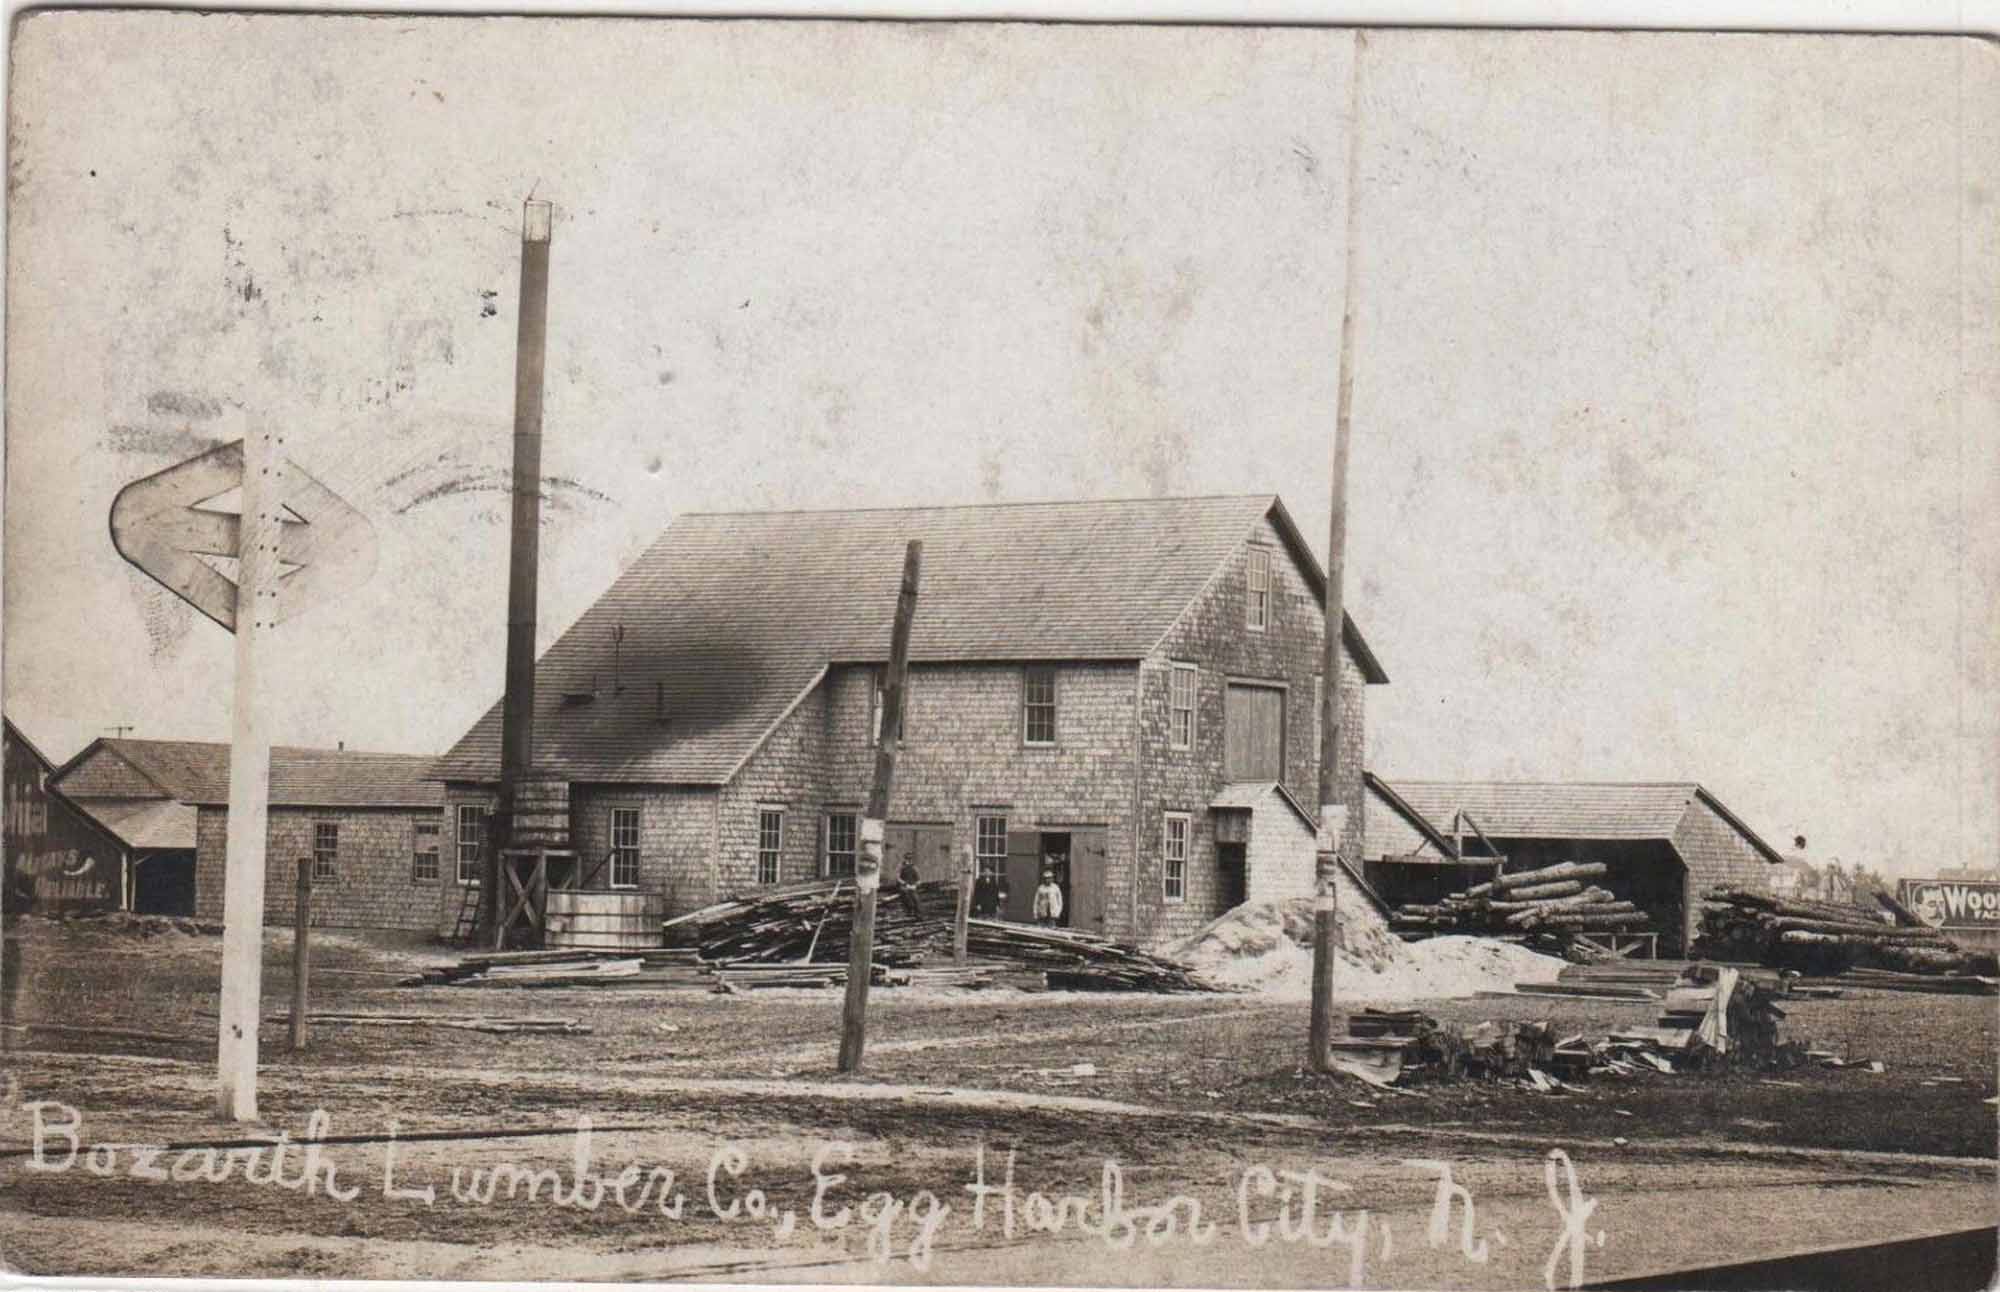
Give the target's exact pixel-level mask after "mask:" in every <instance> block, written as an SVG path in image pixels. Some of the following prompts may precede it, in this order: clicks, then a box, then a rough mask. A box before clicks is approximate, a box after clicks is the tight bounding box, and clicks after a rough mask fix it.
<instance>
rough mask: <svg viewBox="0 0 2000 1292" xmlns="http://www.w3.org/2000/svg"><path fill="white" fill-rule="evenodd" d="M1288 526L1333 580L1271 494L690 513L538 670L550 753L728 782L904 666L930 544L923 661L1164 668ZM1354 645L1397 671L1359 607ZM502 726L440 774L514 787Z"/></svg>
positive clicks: (548, 757) (920, 609)
mask: <svg viewBox="0 0 2000 1292" xmlns="http://www.w3.org/2000/svg"><path fill="white" fill-rule="evenodd" d="M1267 516H1269V517H1271V518H1272V520H1273V521H1274V522H1275V523H1276V524H1277V526H1278V528H1279V531H1280V533H1281V534H1283V535H1284V536H1285V539H1286V542H1287V545H1288V547H1290V549H1291V551H1292V554H1293V556H1294V558H1295V559H1296V560H1298V562H1299V564H1300V568H1301V569H1302V570H1303V571H1304V572H1305V574H1306V580H1307V583H1308V584H1309V585H1310V586H1312V587H1313V588H1315V589H1320V588H1323V587H1324V586H1325V576H1324V574H1323V573H1322V572H1321V571H1320V569H1319V566H1318V564H1317V563H1316V562H1315V561H1314V559H1313V556H1312V553H1311V550H1310V549H1309V548H1308V547H1307V546H1306V545H1305V544H1304V542H1303V540H1301V539H1300V538H1299V536H1298V533H1297V530H1296V527H1294V526H1293V524H1292V522H1291V519H1290V517H1289V516H1288V515H1286V513H1285V509H1284V506H1283V504H1282V503H1280V502H1279V501H1278V499H1277V498H1276V497H1275V496H1274V495H1271V494H1260V495H1252V496H1247V497H1212V498H1164V499H1162V498H1151V499H1130V500H1123V501H1114V502H1052V503H1010V504H999V505H974V506H961V507H915V508H888V509H879V510H862V511H791V512H733V513H716V514H692V515H686V516H682V517H681V518H679V519H678V520H676V521H675V522H674V523H673V524H672V525H671V526H669V527H668V528H667V530H666V532H665V533H663V534H662V535H661V536H660V537H659V539H658V540H656V541H655V542H654V543H653V545H652V546H651V547H650V548H648V549H647V551H646V552H645V553H644V554H643V555H641V556H640V557H639V559H638V560H637V561H636V562H634V563H633V565H632V566H631V568H629V569H628V570H626V571H625V573H624V574H622V575H621V576H619V578H618V580H617V581H616V582H615V583H613V584H612V586H611V588H610V590H609V591H607V592H606V593H605V594H604V596H603V597H601V598H600V599H599V600H598V602H597V604H595V605H594V606H592V607H591V608H590V609H589V610H587V611H585V612H584V614H583V616H582V617H581V618H579V619H578V620H577V621H576V623H575V624H574V625H573V626H572V627H571V628H570V629H569V631H567V632H565V633H564V634H563V635H562V637H561V638H559V639H558V640H557V641H556V643H555V644H554V645H553V646H551V647H550V648H549V650H548V651H547V652H546V653H545V654H544V655H543V656H542V658H541V660H540V661H539V663H538V664H537V666H536V679H535V725H534V732H535V735H534V742H535V761H536V762H537V764H540V765H545V766H549V767H556V768H561V769H562V771H563V773H564V774H565V775H566V776H568V777H569V778H570V779H572V780H578V781H645V782H657V783H666V784H698V785H699V784H721V783H724V782H726V781H727V780H728V779H729V777H730V776H731V775H733V774H734V772H735V770H736V768H737V767H738V766H740V765H741V763H742V761H743V760H744V759H745V758H746V757H748V755H749V754H750V753H751V752H752V751H754V750H755V749H756V747H757V746H758V744H759V743H761V742H762V740H763V739H764V737H765V736H766V735H767V734H768V733H769V732H770V730H771V729H772V728H773V727H774V726H775V725H776V723H777V722H778V721H779V720H780V719H781V718H782V717H783V716H784V714H785V713H786V712H788V711H789V710H790V708H791V707H792V706H793V705H795V704H796V703H797V702H798V701H799V699H800V697H801V696H802V695H804V694H805V693H806V691H807V690H808V689H809V688H811V687H812V686H813V685H815V684H816V683H817V681H818V679H819V677H820V675H821V673H822V672H823V670H824V669H825V668H826V667H827V666H828V665H829V664H832V663H860V662H870V661H880V660H882V659H884V658H885V657H886V656H887V653H888V644H889V629H890V622H891V619H892V618H893V616H894V612H895V605H896V591H897V586H898V583H899V581H900V578H901V575H902V567H903V550H904V546H905V544H906V543H907V542H908V541H909V540H910V539H913V538H915V539H921V540H923V544H924V556H923V581H922V593H921V596H920V598H919V601H918V604H917V617H916V622H915V625H914V627H913V629H912V632H911V639H910V659H911V660H912V661H913V662H914V663H918V664H924V663H941V662H954V661H958V662H969V661H1007V660H1105V661H1108V660H1136V659H1140V658H1143V657H1144V656H1145V655H1146V654H1148V653H1149V652H1150V651H1151V650H1152V649H1153V648H1154V647H1155V646H1156V645H1157V644H1158V643H1159V641H1160V640H1161V638H1162V637H1164V636H1165V635H1166V633H1167V631H1168V629H1170V628H1171V627H1172V626H1173V624H1174V622H1175V621H1176V620H1177V619H1178V618H1179V617H1180V615H1181V613H1182V612H1183V611H1184V610H1185V609H1186V608H1187V606H1188V605H1189V604H1190V603H1191V602H1192V601H1193V600H1194V599H1195V598H1196V597H1197V596H1198V595H1199V594H1200V592H1201V590H1202V589H1203V587H1204V586H1206V585H1207V583H1208V581H1209V580H1210V579H1211V578H1212V577H1213V576H1214V574H1215V573H1216V571H1217V570H1218V569H1219V568H1221V566H1222V563H1223V562H1224V561H1225V560H1226V559H1227V558H1228V557H1229V556H1230V555H1231V554H1232V553H1233V552H1234V551H1235V550H1236V548H1237V546H1238V545H1239V544H1241V543H1243V542H1244V541H1245V540H1246V539H1247V538H1248V537H1249V536H1250V534H1251V533H1252V531H1253V530H1254V529H1255V528H1256V527H1257V526H1258V525H1260V524H1261V523H1262V522H1263V520H1264V519H1265V517H1267ZM621 627H622V628H623V630H624V636H623V639H622V640H621V641H619V642H618V643H617V646H616V651H615V659H616V665H615V675H614V647H613V632H614V630H616V629H618V628H621ZM1344 636H1345V640H1346V641H1347V644H1348V646H1349V648H1350V649H1351V650H1352V651H1353V652H1354V655H1355V658H1356V659H1357V660H1358V661H1359V662H1360V663H1361V666H1362V669H1363V672H1364V674H1366V675H1367V676H1368V677H1369V680H1370V681H1375V682H1381V681H1386V680H1387V678H1386V677H1385V676H1384V675H1383V674H1382V671H1381V666H1380V665H1379V664H1378V663H1377V662H1376V660H1375V658H1374V655H1373V654H1372V653H1371V652H1370V651H1369V649H1368V646H1367V643H1366V642H1364V641H1363V640H1362V639H1361V635H1360V633H1359V631H1358V630H1357V629H1356V628H1355V627H1354V623H1353V619H1352V617H1351V616H1350V617H1349V618H1348V620H1347V624H1346V631H1345V634H1344ZM621 687H622V690H620V689H619V688H621ZM566 693H567V694H570V695H575V696H582V695H585V694H591V695H593V696H594V698H593V699H592V700H591V701H590V702H588V703H576V702H567V703H566V702H565V699H564V697H565V694H566ZM660 712H664V714H665V715H666V718H667V721H666V722H665V723H664V724H662V723H661V722H660V721H659V720H658V718H657V714H658V713H660ZM500 721H501V706H500V704H499V703H498V702H496V703H495V704H494V705H493V707H492V708H491V709H489V710H488V711H487V713H486V715H485V716H484V717H483V718H481V719H480V720H479V722H477V723H476V724H475V725H474V726H473V727H472V729H471V730H470V731H469V732H467V733H466V735H465V736H464V737H463V738H461V739H460V740H459V742H458V743H457V744H456V745H455V746H453V748H452V749H451V750H450V751H449V752H448V753H447V754H446V755H445V756H444V757H443V758H441V759H439V760H438V762H437V765H436V766H435V768H434V769H433V774H434V775H435V776H437V777H438V778H439V779H440V780H460V781H490V780H492V779H494V778H496V777H497V776H498V774H499V750H500Z"/></svg>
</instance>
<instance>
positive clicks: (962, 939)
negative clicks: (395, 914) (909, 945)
mask: <svg viewBox="0 0 2000 1292" xmlns="http://www.w3.org/2000/svg"><path fill="white" fill-rule="evenodd" d="M978 879H979V870H978V866H977V864H976V863H974V861H973V860H972V849H970V848H967V849H966V850H965V854H964V856H963V857H962V858H961V859H960V860H959V864H958V914H957V915H956V916H955V917H954V918H953V920H952V925H951V958H952V959H953V960H956V961H958V963H960V964H964V963H965V944H966V940H967V938H968V937H969V935H970V930H969V928H968V927H967V924H966V921H968V920H970V919H971V918H972V886H973V885H974V884H975V883H977V882H978Z"/></svg>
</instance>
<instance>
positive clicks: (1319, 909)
mask: <svg viewBox="0 0 2000 1292" xmlns="http://www.w3.org/2000/svg"><path fill="white" fill-rule="evenodd" d="M1367 40H1368V38H1367V35H1366V33H1364V32H1362V31H1361V30H1360V29H1359V28H1357V29H1356V30H1355V32H1354V57H1353V65H1352V67H1351V68H1350V70H1349V74H1348V95H1349V98H1348V110H1347V240H1346V247H1345V254H1346V258H1347V269H1346V274H1345V278H1344V281H1343V284H1342V294H1343V297H1344V305H1343V308H1342V310H1341V315H1340V394H1339V404H1338V407H1337V410H1336V412H1335V416H1334V427H1333V506H1332V508H1331V510H1330V512H1329V514H1328V520H1327V540H1326V627H1325V632H1324V641H1323V643H1322V646H1323V653H1322V656H1321V662H1320V670H1321V672H1320V687H1319V697H1320V698H1319V704H1320V726H1319V729H1320V745H1319V838H1318V841H1317V853H1318V855H1317V856H1316V857H1315V858H1314V863H1315V864H1314V872H1315V873H1314V892H1313V977H1312V1023H1311V1027H1310V1029H1309V1041H1308V1044H1309V1045H1310V1046H1311V1050H1312V1053H1311V1054H1310V1055H1308V1056H1307V1057H1308V1059H1309V1061H1310V1062H1311V1064H1312V1067H1313V1070H1314V1071H1315V1072H1326V1071H1329V1070H1330V1065H1329V1063H1328V1059H1329V1057H1330V1054H1331V1051H1329V1049H1328V1048H1327V1047H1328V1043H1329V1042H1331V1041H1332V1040H1333V1012H1334V1001H1335V982H1334V974H1335V965H1336V962H1335V958H1334V955H1335V952H1336V950H1337V949H1338V947H1339V938H1340V924H1339V918H1338V915H1339V911H1338V893H1339V887H1338V875H1339V871H1340V839H1341V835H1342V834H1343V833H1344V832H1345V831H1346V827H1347V807H1346V805H1345V803H1344V801H1343V798H1342V792H1343V789H1344V787H1345V786H1346V784H1347V780H1348V777H1347V775H1346V773H1347V771H1348V769H1347V768H1346V767H1344V766H1342V765H1341V757H1340V748H1341V746H1340V708H1341V705H1340V689H1341V688H1340V680H1341V679H1340V673H1341V664H1342V663H1343V650H1342V641H1341V638H1342V636H1343V634H1344V630H1345V627H1346V623H1347V612H1346V608H1345V606H1343V605H1342V601H1341V580H1342V578H1343V576H1344V574H1345V566H1346V560H1347V444H1348V439H1349V433H1350V430H1351V428H1352V423H1353V412H1354V308H1355V300H1356V293H1355V290H1354V267H1355V262H1356V257H1355V252H1354V243H1355V225H1356V221H1355V209H1356V207H1357V206H1358V205H1359V195H1358V188H1359V181H1360V173H1361V56H1362V51H1363V50H1364V49H1366V48H1367Z"/></svg>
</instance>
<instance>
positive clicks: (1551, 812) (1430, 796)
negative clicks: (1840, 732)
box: [1393, 780, 1782, 862]
mask: <svg viewBox="0 0 2000 1292" xmlns="http://www.w3.org/2000/svg"><path fill="white" fill-rule="evenodd" d="M1393 788H1394V790H1395V792H1396V793H1398V794H1400V795H1401V796H1402V797H1403V799H1404V801H1405V802H1407V803H1408V804H1409V805H1410V806H1411V807H1413V808H1415V809H1416V810H1417V811H1419V812H1421V813H1422V814H1423V815H1424V816H1425V817H1427V818H1429V819H1430V821H1432V822H1433V823H1434V824H1435V825H1436V826H1437V828H1438V829H1440V830H1448V829H1450V828H1451V823H1452V818H1453V816H1454V815H1455V814H1456V813H1458V812H1465V813H1467V814H1468V815H1470V817H1471V819H1472V821H1473V822H1474V823H1476V824H1477V825H1478V827H1479V829H1480V830H1482V831H1484V832H1485V833H1486V834H1487V835H1489V836H1490V837H1492V838H1495V839H1503V838H1505V839H1671V838H1673V837H1674V832H1675V831H1676V830H1678V829H1679V828H1680V824H1681V819H1682V818H1683V817H1685V816H1686V815H1687V810H1688V808H1689V807H1690V806H1691V805H1692V804H1693V803H1694V801H1695V800H1696V799H1700V800H1701V801H1702V802H1704V803H1706V804H1707V805H1708V806H1709V807H1711V808H1713V809H1714V810H1715V812H1716V814H1717V815H1718V816H1720V817H1722V819H1723V820H1725V821H1727V822H1728V823H1729V825H1730V826H1731V827H1732V828H1734V829H1735V830H1736V831H1737V832H1738V833H1740V834H1741V835H1743V837H1744V838H1745V839H1746V840H1748V841H1749V842H1750V844H1751V845H1752V846H1753V847H1755V848H1756V849H1757V850H1758V851H1759V852H1760V853H1762V854H1763V855H1764V856H1765V858H1766V859H1767V860H1769V861H1772V862H1776V861H1780V860H1782V857H1781V856H1780V854H1779V853H1778V852H1777V850H1776V849H1774V848H1772V847H1771V845H1770V844H1768V843H1766V842H1764V840H1763V839H1761V838H1760V837H1758V835H1757V832H1756V831H1754V830H1752V829H1751V828H1750V827H1749V826H1747V825H1745V824H1744V823H1743V822H1742V821H1741V820H1740V819H1738V818H1737V816H1736V815H1735V814H1734V813H1733V812H1731V811H1730V810H1729V809H1728V808H1726V807H1724V806H1723V805H1722V802H1721V801H1720V800H1719V799H1717V798H1716V797H1715V796H1714V795H1713V794H1711V793H1709V792H1708V791H1707V790H1706V789H1704V788H1702V786H1701V785H1700V784H1699V783H1697V782H1695V781H1623V782H1613V781H1560V782H1558V781H1406V780H1398V781H1395V782H1394V783H1393ZM1468 833H1470V829H1469V827H1468Z"/></svg>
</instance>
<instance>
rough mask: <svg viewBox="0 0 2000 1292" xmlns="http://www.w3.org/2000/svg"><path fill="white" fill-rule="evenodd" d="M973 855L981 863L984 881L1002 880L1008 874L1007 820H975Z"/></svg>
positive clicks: (988, 818) (1000, 818) (980, 872)
mask: <svg viewBox="0 0 2000 1292" xmlns="http://www.w3.org/2000/svg"><path fill="white" fill-rule="evenodd" d="M972 855H973V857H974V859H976V860H977V861H978V863H979V875H980V878H982V879H1000V878H1002V877H1003V876H1005V874H1006V873H1007V818H1006V817H1004V816H982V817H977V818H975V819H974V820H973V825H972Z"/></svg>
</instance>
